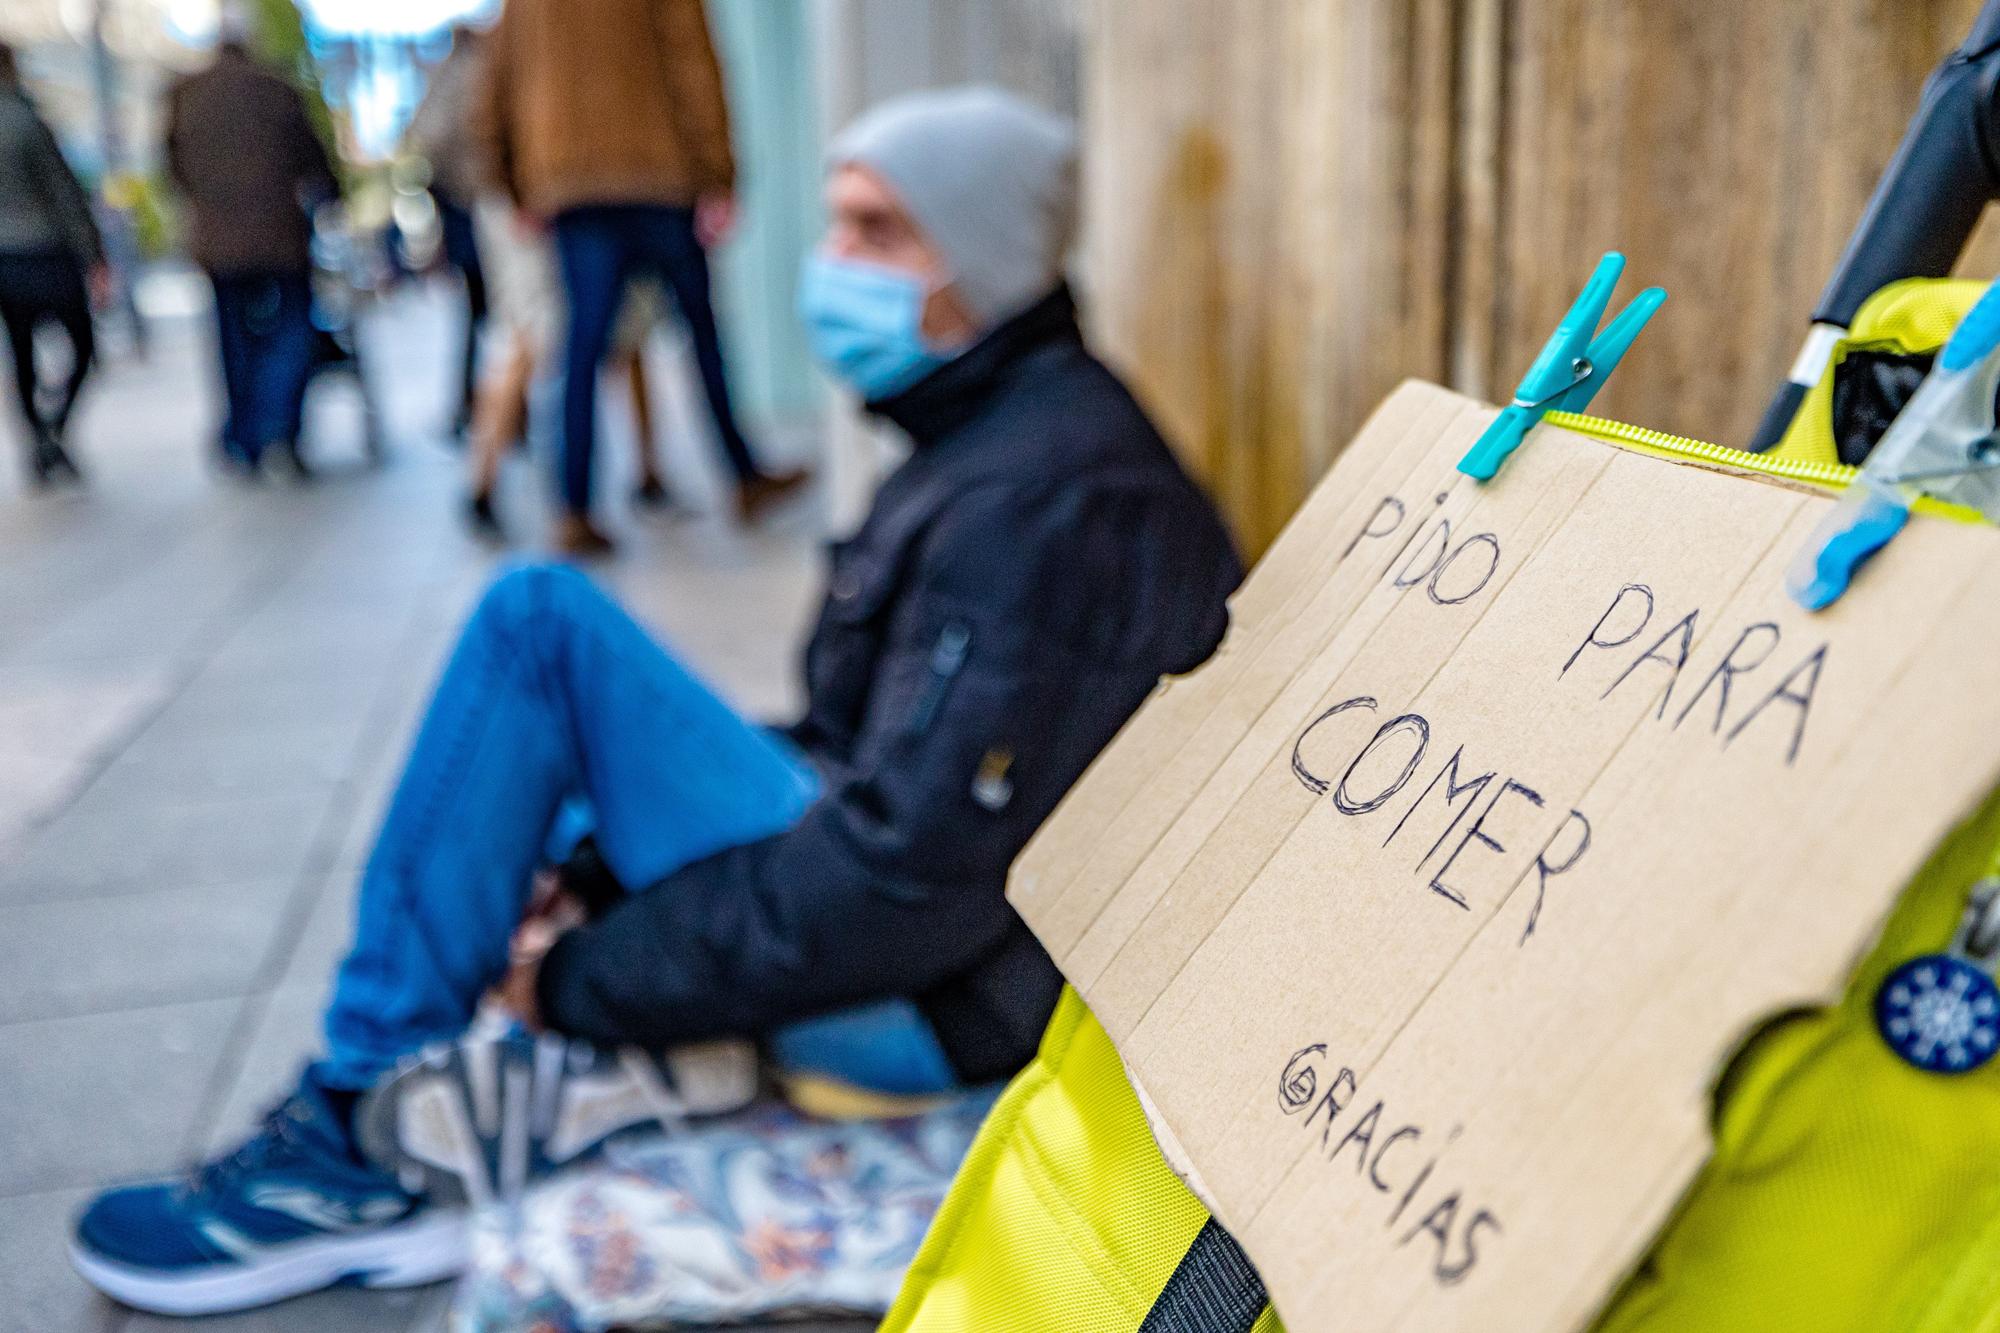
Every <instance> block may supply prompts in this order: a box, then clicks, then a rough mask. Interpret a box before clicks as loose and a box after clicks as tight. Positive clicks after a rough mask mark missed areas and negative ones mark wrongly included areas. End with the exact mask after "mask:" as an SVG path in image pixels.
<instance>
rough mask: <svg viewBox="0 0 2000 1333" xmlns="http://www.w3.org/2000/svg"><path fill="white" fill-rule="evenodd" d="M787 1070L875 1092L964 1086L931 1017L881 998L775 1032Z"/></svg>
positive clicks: (777, 1054) (777, 1052)
mask: <svg viewBox="0 0 2000 1333" xmlns="http://www.w3.org/2000/svg"><path fill="white" fill-rule="evenodd" d="M770 1048H771V1055H772V1057H773V1058H774V1059H775V1060H776V1061H777V1063H778V1066H779V1067H780V1068H782V1069H788V1070H791V1071H793V1072H795V1073H803V1074H822V1075H825V1076H826V1077H828V1078H836V1079H839V1080H840V1081H841V1082H843V1083H852V1084H854V1085H855V1086H856V1087H861V1088H867V1089H870V1090H871V1091H874V1092H888V1093H895V1094H898V1095H901V1096H915V1095H918V1094H921V1093H932V1092H950V1091H951V1090H952V1089H954V1088H956V1087H958V1086H959V1082H958V1075H957V1074H955V1073H954V1072H953V1071H952V1067H951V1060H950V1059H949V1058H948V1057H947V1056H946V1055H945V1053H944V1047H942V1046H940V1045H939V1044H938V1039H937V1033H936V1032H934V1031H933V1030H932V1029H931V1025H930V1020H929V1019H927V1018H925V1017H924V1015H923V1012H922V1011H921V1010H919V1009H918V1008H917V1006H916V1005H914V1004H912V1003H911V1002H910V1001H908V1000H902V999H896V1000H879V1001H877V1002H876V1003H874V1004H864V1005H857V1006H856V1007H855V1008H852V1009H843V1010H840V1011H838V1012H836V1013H831V1014H824V1015H821V1016H820V1017H818V1018H808V1019H806V1020H805V1021H804V1022H801V1023H793V1024H791V1025H790V1026H788V1027H783V1028H780V1029H778V1031H776V1032H774V1033H772V1034H771V1039H770Z"/></svg>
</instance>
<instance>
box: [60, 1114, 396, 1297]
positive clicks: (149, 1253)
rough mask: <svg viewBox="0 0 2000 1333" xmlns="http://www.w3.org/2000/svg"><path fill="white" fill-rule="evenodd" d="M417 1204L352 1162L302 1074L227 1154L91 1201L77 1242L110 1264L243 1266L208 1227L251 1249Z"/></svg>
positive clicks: (378, 1218)
mask: <svg viewBox="0 0 2000 1333" xmlns="http://www.w3.org/2000/svg"><path fill="white" fill-rule="evenodd" d="M417 1206H418V1204H417V1201H416V1200H415V1199H413V1198H412V1197H411V1196H409V1195H408V1194H405V1193H404V1192H403V1190H402V1188H401V1187H400V1186H399V1185H397V1183H396V1181H395V1179H394V1178H393V1177H392V1176H389V1175H387V1174H384V1173H382V1172H379V1171H376V1170H374V1169H373V1168H371V1167H368V1166H365V1165H363V1164H362V1163H360V1162H359V1161H357V1160H356V1159H355V1158H354V1156H353V1155H352V1153H351V1152H350V1150H349V1148H348V1143H347V1132H346V1129H345V1128H344V1126H343V1125H342V1123H341V1120H340V1117H339V1116H338V1114H337V1113H336V1112H335V1111H334V1110H333V1109H332V1107H331V1106H329V1105H328V1102H327V1099H326V1095H325V1093H324V1091H323V1090H322V1089H321V1088H320V1087H319V1085H318V1084H317V1083H316V1082H315V1080H314V1079H313V1077H312V1076H310V1075H308V1076H307V1077H305V1078H304V1079H302V1080H301V1081H300V1086H299V1090H298V1092H297V1093H295V1094H294V1095H293V1096H292V1097H290V1098H289V1099H287V1100H286V1101H285V1102H283V1103H282V1104H280V1105H279V1106H278V1107H277V1108H275V1109H274V1110H273V1111H271V1113H270V1114H269V1115H267V1116H266V1117H265V1119H264V1123H263V1125H262V1126H260V1127H259V1128H258V1130H257V1131H256V1132H255V1133H254V1134H252V1135H251V1136H250V1138H249V1139H248V1140H247V1141H246V1142H245V1143H244V1144H243V1145H242V1146H241V1147H240V1148H238V1149H236V1151H234V1152H232V1153H230V1154H228V1155H227V1156H224V1157H220V1158H217V1159H216V1160H215V1161H213V1162H211V1163H209V1164H208V1165H206V1166H204V1167H201V1168H200V1169H199V1170H197V1171H195V1172H194V1173H193V1174H192V1175H190V1176H189V1177H187V1178H186V1179H182V1180H173V1181H167V1182H163V1183H159V1184H150V1185H132V1186H126V1187H124V1188H120V1189H112V1190H106V1191H105V1192H104V1193H102V1194H100V1195H98V1196H97V1197H96V1198H95V1199H93V1200H92V1201H91V1203H90V1206H89V1207H88V1208H86V1209H85V1210H84V1213H83V1216H82V1217H80V1218H79V1219H78V1220H77V1226H76V1237H77V1242H78V1243H79V1244H80V1245H81V1246H83V1248H84V1249H85V1250H87V1251H89V1252H90V1253H92V1254H95V1255H97V1256H99V1257H101V1258H104V1259H109V1260H112V1261H113V1262H116V1263H120V1264H125V1265H127V1266H129V1267H133V1268H140V1269H146V1270H150V1271H154V1272H174V1273H186V1272H188V1271H190V1270H194V1269H200V1268H210V1267H214V1268H225V1267H231V1266H235V1265H237V1264H240V1263H241V1262H242V1260H241V1258H240V1257H238V1256H236V1255H232V1254H231V1253H229V1252H228V1251H226V1250H224V1249H223V1248H222V1247H221V1246H219V1245H217V1244H216V1242H215V1241H214V1239H213V1238H212V1237H211V1235H210V1234H209V1232H208V1229H207V1224H209V1223H218V1224H220V1225H221V1226H222V1227H225V1228H227V1230H228V1231H229V1232H230V1233H233V1234H234V1235H235V1236H238V1237H241V1238H242V1239H244V1240H247V1241H249V1242H250V1243H251V1244H252V1245H255V1246H269V1245H283V1244H286V1243H288V1242H292V1241H298V1240H303V1239H306V1238H308V1237H312V1236H321V1235H336V1234H342V1233H346V1232H350V1231H353V1230H357V1229H363V1228H367V1227H375V1226H383V1225H387V1224H388V1223H391V1222H397V1221H401V1220H402V1219H403V1218H405V1217H407V1216H409V1214H410V1213H411V1212H412V1211H414V1210H415V1209H416V1207H417Z"/></svg>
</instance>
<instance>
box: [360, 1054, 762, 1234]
mask: <svg viewBox="0 0 2000 1333" xmlns="http://www.w3.org/2000/svg"><path fill="white" fill-rule="evenodd" d="M756 1093H757V1055H756V1050H755V1048H754V1047H752V1046H751V1045H750V1044H749V1043H747V1042H708V1043H700V1044H696V1045H691V1046H682V1047H677V1048H674V1049H672V1050H669V1051H667V1052H666V1053H664V1054H662V1055H649V1054H645V1053H642V1052H640V1051H638V1050H635V1049H632V1048H629V1047H626V1048H620V1049H618V1050H615V1051H610V1050H602V1049H598V1048H595V1047H592V1046H591V1045H590V1044H589V1043H587V1042H582V1041H568V1040H565V1039H564V1038H561V1037H558V1036H554V1035H550V1034H544V1035H542V1036H540V1037H528V1036H526V1035H523V1034H518V1033H514V1034H508V1035H504V1036H500V1037H497V1038H496V1037H490V1036H486V1035H484V1034H479V1033H472V1034H468V1035H467V1036H466V1037H464V1038H461V1039H460V1040H459V1041H457V1042H451V1043H442V1044H440V1045H437V1046H433V1047H430V1048H428V1049H426V1050H424V1051H422V1052H420V1053H418V1054H417V1055H415V1056H413V1057H411V1058H409V1059H407V1060H405V1061H404V1062H403V1063H402V1064H401V1065H400V1066H398V1068H397V1069H396V1071H395V1072H394V1073H392V1074H390V1075H389V1076H388V1077H387V1078H385V1079H383V1080H382V1081H381V1082H380V1083H377V1084H376V1085H375V1087H374V1088H373V1089H372V1090H371V1091H370V1092H369V1093H368V1095H367V1096H366V1097H364V1098H363V1099H362V1102H361V1105H360V1107H359V1108H357V1110H356V1112H355V1127H356V1138H357V1139H358V1141H359V1142H360V1144H361V1149H362V1153H363V1155H364V1156H366V1157H367V1158H368V1159H369V1160H370V1161H372V1162H374V1163H375V1164H376V1165H378V1166H380V1167H382V1168H384V1169H385V1170H389V1171H393V1172H395V1173H396V1174H397V1176H398V1177H399V1178H400V1179H401V1180H402V1181H403V1184H404V1187H405V1188H407V1189H409V1190H410V1191H411V1192H412V1193H422V1194H429V1195H431V1196H432V1197H433V1198H444V1199H463V1200H464V1201H465V1202H467V1203H469V1204H470V1205H471V1206H472V1207H474V1208H483V1207H486V1206H488V1205H490V1204H492V1203H494V1202H496V1201H497V1202H512V1201H514V1200H517V1199H519V1198H520V1197H521V1194H522V1192H523V1190H524V1189H525V1188H526V1187H527V1185H528V1184H529V1183H530V1182H532V1181H534V1180H538V1179H540V1178H541V1177H542V1176H543V1175H545V1174H547V1173H548V1172H549V1171H551V1170H553V1169H554V1168H556V1167H558V1166H561V1165H562V1164H564V1163H565V1162H569V1161H572V1160H574V1159H575V1158H577V1157H580V1156H582V1155H583V1154H585V1153H587V1152H589V1151H591V1150H592V1149H593V1148H595V1147H597V1146H598V1145H599V1144H601V1143H602V1142H604V1140H606V1139H607V1138H609V1137H611V1136H612V1135H613V1134H616V1133H619V1132H621V1131H623V1130H625V1129H629V1128H632V1127H634V1126H638V1125H643V1124H648V1123H656V1124H659V1125H661V1126H663V1127H671V1126H673V1125H676V1124H678V1123H680V1122H682V1121H685V1120H688V1119H691V1118H697V1117H701V1116H710V1115H719V1114H723V1113H726V1112H730V1111H735V1110H738V1109H740V1108H742V1107H743V1106H745V1105H747V1104H749V1102H750V1101H751V1100H752V1099H754V1098H755V1096H756Z"/></svg>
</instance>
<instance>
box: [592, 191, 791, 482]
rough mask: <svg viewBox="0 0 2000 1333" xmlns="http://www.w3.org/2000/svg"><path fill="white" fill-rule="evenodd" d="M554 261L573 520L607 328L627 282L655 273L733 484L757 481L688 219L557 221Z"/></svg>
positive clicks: (643, 215) (650, 209)
mask: <svg viewBox="0 0 2000 1333" xmlns="http://www.w3.org/2000/svg"><path fill="white" fill-rule="evenodd" d="M555 233H556V254H557V257H558V259H559V260H560V262H561V266H562V281H563V291H564V295H565V296H566V298H567V299H568V302H569V343H568V346H567V348H566V350H565V351H564V354H563V446H562V478H561V480H562V492H563V502H564V503H565V504H566V505H567V506H568V507H569V509H570V512H572V513H576V514H587V513H589V512H590V474H591V463H592V457H593V455H594V454H595V453H596V450H597V367H598V366H599V365H600V364H601V363H602V362H603V360H604V354H605V352H606V351H607V350H608V349H609V347H610V345H611V329H612V325H613V323H614V322H615V321H616V320H617V318H618V309H619V306H620V305H621V304H623V301H624V297H625V287H626V283H627V282H628V281H629V280H630V279H631V278H632V277H634V276H635V275H637V274H641V273H647V272H651V273H656V274H658V275H659V276H660V278H661V279H662V280H663V281H664V282H665V284H666V286H667V288H668V289H669V290H670V291H672V292H673V294H674V304H675V305H676V306H678V307H679V308H680V312H681V318H682V319H683V320H685V321H686V322H687V328H688V335H689V338H690V340H691V341H692V342H693V344H694V360H695V366H696V368H697V369H698V370H699V371H700V372H701V387H702V392H703V393H704V394H706V395H707V398H708V410H709V414H710V415H711V416H712V417H714V418H715V432H716V436H717V438H718V439H719V440H720V441H721V443H722V450H723V453H724V454H725V455H727V457H728V460H729V466H730V468H731V470H732V471H734V472H735V474H736V478H737V480H738V481H742V480H746V479H748V478H750V477H753V476H755V475H757V465H756V463H755V462H754V461H753V460H752V458H751V457H750V446H749V445H748V444H747V443H745V441H744V439H743V432H742V431H741V430H740V429H739V428H738V427H737V424H736V414H735V412H734V410H733V409H732V408H731V406H730V402H729V380H728V377H727V376H726V375H725V374H724V372H723V366H722V335H721V334H720V332H718V330H717V329H716V325H715V306H714V303H713V300H712V298H711V294H710V287H709V274H708V254H707V252H706V251H704V250H703V249H702V248H701V241H700V240H699V239H698V238H697V237H696V235H695V230H694V210H693V209H691V208H667V207H663V206H660V205H656V204H600V205H593V206H591V207H588V208H573V209H570V210H568V211H567V212H563V213H558V214H557V215H556V220H555Z"/></svg>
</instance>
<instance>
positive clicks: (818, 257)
mask: <svg viewBox="0 0 2000 1333" xmlns="http://www.w3.org/2000/svg"><path fill="white" fill-rule="evenodd" d="M927 295H928V292H927V291H926V289H925V287H924V282H923V279H921V278H919V277H917V276H916V275H915V274H913V273H905V272H903V271H902V270H901V269H893V268H884V267H883V266H881V265H879V264H862V263H857V262H855V261H854V260H851V259H841V258H839V257H838V256H836V255H830V254H826V253H824V252H821V253H817V254H814V255H813V256H811V257H810V258H809V259H807V260H806V264H805V272H804V274H803V275H802V277H801V280H800V282H799V318H800V319H802V320H804V321H805V326H806V341H807V342H808V343H809V344H810V345H811V347H812V351H813V355H814V356H816V357H818V358H819V359H820V361H821V362H822V363H823V364H824V365H825V366H826V368H827V369H828V370H830V371H832V372H833V373H834V374H835V375H838V376H839V377H840V378H841V379H843V380H845V381H847V383H848V384H850V385H852V386H853V387H854V388H855V389H856V390H857V391H858V392H859V393H860V394H861V396H862V397H863V398H865V399H868V400H869V401H871V402H872V401H875V400H877V399H881V398H888V397H891V396H893V395H895V394H899V393H901V392H902V391H903V390H905V389H907V388H909V387H910V386H911V385H913V384H915V383H916V382H917V381H918V380H920V379H922V378H923V377H924V376H926V375H928V374H930V373H931V372H932V371H933V370H936V369H937V368H938V367H939V366H942V365H943V364H944V363H945V362H946V361H948V360H950V358H949V357H945V356H939V355H938V354H937V353H936V352H934V351H932V350H931V349H930V347H929V345H928V344H926V343H925V342H924V336H923V333H922V326H923V319H924V300H925V297H926V296H927Z"/></svg>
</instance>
